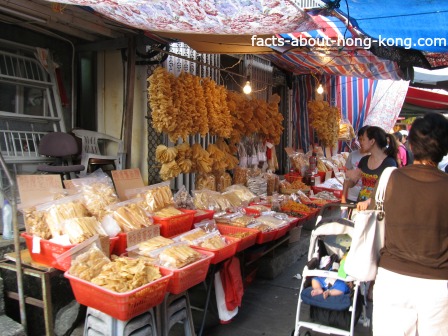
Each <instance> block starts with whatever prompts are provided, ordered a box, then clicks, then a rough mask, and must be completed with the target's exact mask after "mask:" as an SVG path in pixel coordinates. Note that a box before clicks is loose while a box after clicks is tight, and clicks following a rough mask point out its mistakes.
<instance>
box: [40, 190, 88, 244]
mask: <svg viewBox="0 0 448 336" xmlns="http://www.w3.org/2000/svg"><path fill="white" fill-rule="evenodd" d="M42 214H43V218H44V221H45V223H46V225H47V226H48V229H49V230H50V232H51V236H52V237H53V238H55V237H58V236H61V235H63V234H64V232H63V227H62V223H63V222H64V221H65V220H67V219H72V218H80V217H87V216H89V215H90V214H89V211H88V210H87V208H86V207H85V205H84V203H83V197H82V194H75V195H72V196H67V197H63V198H60V199H57V200H55V201H51V202H47V203H44V204H40V205H38V206H36V212H35V213H34V219H38V220H41V219H42V216H41V215H42Z"/></svg>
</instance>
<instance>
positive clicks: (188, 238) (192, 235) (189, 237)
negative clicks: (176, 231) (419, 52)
mask: <svg viewBox="0 0 448 336" xmlns="http://www.w3.org/2000/svg"><path fill="white" fill-rule="evenodd" d="M205 235H207V232H205V231H204V230H202V229H200V228H195V229H193V230H190V231H187V232H184V233H182V234H180V235H178V236H176V237H174V238H173V240H174V241H175V242H187V243H188V244H190V245H191V244H192V243H193V242H194V241H195V240H196V239H198V238H200V237H203V236H205Z"/></svg>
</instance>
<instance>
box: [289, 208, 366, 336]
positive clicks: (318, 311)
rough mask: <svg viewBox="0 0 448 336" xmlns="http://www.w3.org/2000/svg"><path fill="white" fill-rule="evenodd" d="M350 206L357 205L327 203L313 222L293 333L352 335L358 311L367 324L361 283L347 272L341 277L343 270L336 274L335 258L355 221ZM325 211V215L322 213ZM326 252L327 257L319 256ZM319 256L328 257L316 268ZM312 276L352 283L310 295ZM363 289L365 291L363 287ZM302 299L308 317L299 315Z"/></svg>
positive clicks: (345, 247)
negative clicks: (337, 291) (341, 290)
mask: <svg viewBox="0 0 448 336" xmlns="http://www.w3.org/2000/svg"><path fill="white" fill-rule="evenodd" d="M344 207H345V208H347V209H344ZM353 208H356V205H353V204H326V205H325V206H324V207H322V209H321V211H320V213H319V216H318V217H317V221H316V226H315V228H314V230H313V231H312V233H311V238H310V247H309V250H308V263H307V265H306V266H305V267H304V269H303V272H302V284H301V286H300V292H299V298H298V304H297V313H296V321H295V329H294V331H293V334H292V335H294V336H299V335H310V333H309V330H312V331H316V332H320V333H325V334H334V335H347V336H348V335H350V336H353V335H354V327H355V325H356V323H357V322H358V320H359V318H360V316H361V313H362V314H363V320H364V326H366V327H367V326H369V325H370V322H369V320H368V319H367V317H366V306H365V302H366V301H365V299H364V297H363V295H361V291H360V287H361V283H360V282H359V281H357V280H355V279H354V278H351V277H350V276H348V275H347V276H346V277H345V278H343V277H342V276H344V275H345V274H342V273H340V274H339V275H338V270H337V269H336V268H337V266H338V265H339V264H338V262H339V261H340V260H341V258H342V257H343V255H344V254H345V253H346V252H347V250H348V248H349V245H350V243H351V233H352V231H353V228H354V224H353V222H352V221H351V220H350V219H348V218H350V217H351V213H352V210H353ZM324 214H325V215H327V214H328V217H327V216H325V217H324ZM344 217H347V218H344ZM325 256H326V259H322V258H323V257H325ZM321 260H322V261H323V260H326V261H329V263H328V264H327V266H326V267H325V269H319V265H320V266H322V262H320V261H321ZM334 262H336V264H334ZM341 271H342V270H341ZM341 274H342V275H341ZM313 277H321V278H325V279H338V280H342V281H343V282H345V283H352V284H353V286H351V289H350V293H349V294H342V295H338V296H328V297H327V298H324V297H323V295H322V294H320V295H314V296H313V295H311V290H312V287H311V279H312V278H313ZM363 292H364V294H365V288H364V291H363ZM302 303H305V304H307V305H309V308H310V319H311V321H309V320H307V321H305V320H303V319H301V317H302V315H304V314H302V313H303V312H301V306H302ZM305 317H306V316H305ZM301 328H306V329H307V330H308V331H306V333H304V334H300V332H301Z"/></svg>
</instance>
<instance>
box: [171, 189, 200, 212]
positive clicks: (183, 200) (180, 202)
mask: <svg viewBox="0 0 448 336" xmlns="http://www.w3.org/2000/svg"><path fill="white" fill-rule="evenodd" d="M173 199H174V205H175V206H176V208H178V209H179V208H181V209H190V210H192V209H195V206H194V203H193V197H192V196H191V195H190V193H189V192H188V191H187V188H185V186H184V185H183V186H182V187H180V189H179V191H178V192H177V193H175V194H174V197H173Z"/></svg>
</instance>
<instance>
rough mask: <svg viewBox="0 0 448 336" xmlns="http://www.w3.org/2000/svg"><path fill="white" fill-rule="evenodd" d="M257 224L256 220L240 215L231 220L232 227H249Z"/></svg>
mask: <svg viewBox="0 0 448 336" xmlns="http://www.w3.org/2000/svg"><path fill="white" fill-rule="evenodd" d="M254 222H255V218H254V217H252V216H248V215H244V214H240V215H238V216H235V217H233V218H232V219H231V220H230V223H229V224H230V225H233V226H239V227H247V226H248V225H250V224H252V223H254Z"/></svg>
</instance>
